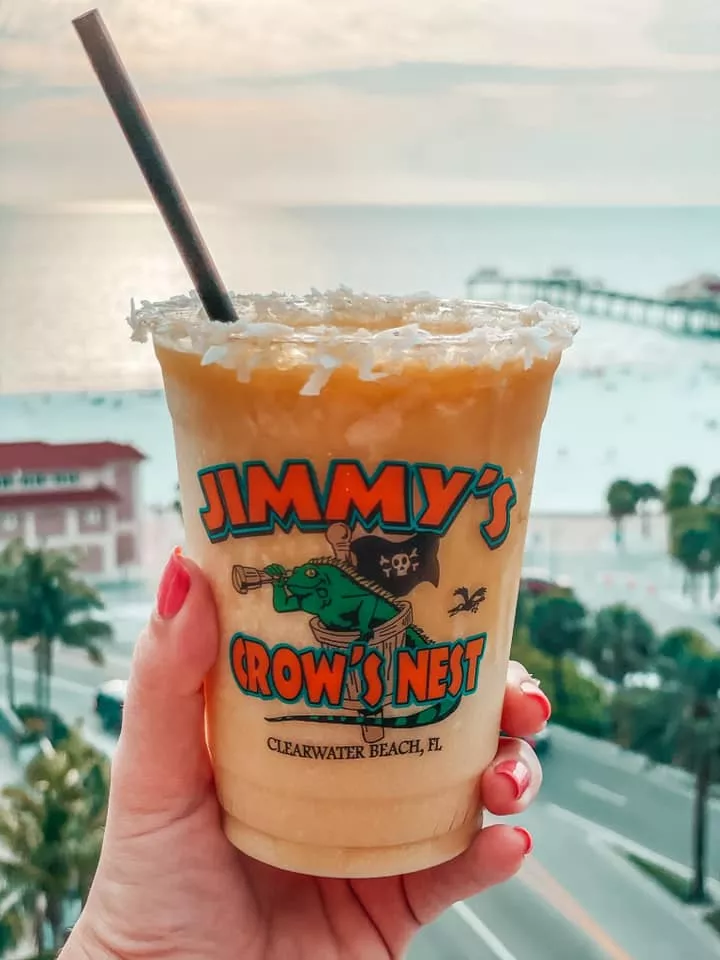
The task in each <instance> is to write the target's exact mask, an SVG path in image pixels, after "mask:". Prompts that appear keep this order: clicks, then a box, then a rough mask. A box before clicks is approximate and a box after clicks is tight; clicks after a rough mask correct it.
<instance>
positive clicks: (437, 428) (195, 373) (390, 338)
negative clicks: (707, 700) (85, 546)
mask: <svg viewBox="0 0 720 960" xmlns="http://www.w3.org/2000/svg"><path fill="white" fill-rule="evenodd" d="M233 303H234V306H235V309H236V311H237V314H238V318H239V319H238V321H237V322H236V323H232V324H222V323H217V322H210V321H209V320H208V319H207V318H206V316H205V314H204V313H203V312H202V310H201V308H200V306H199V304H198V303H197V302H196V301H194V300H192V299H189V298H175V299H173V300H171V301H168V302H165V303H160V304H145V305H144V306H143V308H142V309H141V310H139V311H137V312H135V311H133V315H132V317H131V324H132V326H133V328H134V331H135V333H134V335H135V337H136V339H144V338H145V337H146V336H147V335H148V334H149V335H151V336H152V337H153V339H154V343H155V349H156V352H157V356H158V358H159V361H160V364H161V367H162V372H163V377H164V381H165V389H166V394H167V401H168V405H169V408H170V412H171V414H172V420H173V424H174V431H175V440H176V445H177V459H178V469H179V473H180V488H181V494H182V505H183V516H184V518H185V525H186V550H187V551H188V553H189V555H190V556H191V557H192V558H194V559H195V560H196V561H197V562H198V563H199V564H200V565H201V566H202V568H203V569H204V571H205V572H206V574H207V575H208V577H209V578H210V581H211V583H212V585H213V589H214V592H215V597H216V600H217V605H218V610H219V617H220V631H221V637H222V640H221V653H220V657H219V659H218V661H217V664H216V666H215V668H214V670H213V671H212V673H211V675H210V677H209V678H208V683H207V737H208V744H209V748H210V751H211V754H212V758H213V764H214V768H215V774H216V783H217V790H218V794H219V797H220V802H221V804H222V807H223V810H224V813H225V830H226V832H227V835H228V837H229V838H230V840H231V841H232V842H233V843H234V844H235V845H236V846H237V847H239V848H240V849H241V850H243V851H245V852H246V853H248V854H250V855H251V856H253V857H255V858H257V859H259V860H262V861H265V862H266V863H269V864H273V865H275V866H278V867H283V868H285V869H288V870H294V871H300V872H303V873H308V874H314V875H318V876H334V877H367V876H382V875H390V874H395V873H401V872H407V871H414V870H419V869H422V868H424V867H428V866H430V865H433V864H437V863H440V862H442V861H444V860H448V859H450V858H451V857H453V856H455V855H456V854H458V853H460V852H461V851H462V850H464V849H465V848H466V847H467V845H468V843H469V842H470V840H471V838H472V836H473V834H474V833H475V831H476V829H477V826H478V822H479V814H480V810H481V808H482V797H481V796H480V794H479V790H478V782H479V775H480V773H481V771H482V770H483V769H484V768H485V767H486V766H487V764H488V763H489V762H490V761H491V760H492V758H493V756H494V754H495V751H496V748H497V740H498V731H499V722H500V713H501V707H502V700H503V691H504V687H505V675H506V668H507V661H508V654H509V648H510V641H511V632H512V624H513V616H514V611H515V603H516V598H517V590H518V582H519V577H520V570H521V563H522V554H523V545H524V539H525V529H526V524H527V519H528V510H529V506H530V494H531V489H532V482H533V473H534V469H535V461H536V455H537V448H538V440H539V437H540V429H541V426H542V422H543V418H544V416H545V412H546V409H547V404H548V398H549V395H550V388H551V383H552V379H553V375H554V373H555V370H556V368H557V365H558V363H559V360H560V355H561V353H562V350H563V349H564V348H565V347H567V346H568V345H569V344H570V342H571V340H572V337H573V334H574V332H575V330H576V322H575V319H574V318H573V317H572V316H571V315H569V314H566V313H564V312H562V311H558V310H555V309H553V308H551V307H549V306H547V305H545V304H535V305H534V306H533V307H531V308H528V309H525V310H523V309H515V308H511V307H507V306H503V305H497V304H481V303H474V302H463V301H452V302H450V301H438V300H433V299H430V298H415V299H400V298H381V297H365V296H355V295H353V294H351V293H349V292H347V291H345V290H341V291H338V292H336V293H331V294H325V295H321V294H317V293H314V294H313V295H311V296H308V297H306V298H298V299H293V298H289V297H288V298H286V297H281V296H277V295H276V296H270V297H239V296H238V297H234V298H233Z"/></svg>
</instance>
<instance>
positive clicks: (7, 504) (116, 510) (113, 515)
mask: <svg viewBox="0 0 720 960" xmlns="http://www.w3.org/2000/svg"><path fill="white" fill-rule="evenodd" d="M144 459H145V457H144V456H143V454H142V453H140V451H138V450H136V449H135V448H134V447H131V446H127V445H124V444H118V443H109V442H103V443H72V444H50V443H0V548H2V547H3V546H4V545H5V544H6V543H8V542H9V541H11V540H14V539H17V538H18V537H19V538H21V539H22V540H23V541H24V542H25V543H26V544H27V546H28V547H38V546H43V547H51V548H56V549H61V550H70V549H75V550H77V552H78V556H79V563H80V570H81V571H82V573H83V574H85V575H86V576H87V578H88V579H90V580H95V581H102V582H113V581H118V580H126V579H135V577H137V576H138V575H139V573H140V568H141V558H140V545H141V540H140V518H141V504H140V484H139V473H140V470H139V468H140V464H141V463H142V461H143V460H144Z"/></svg>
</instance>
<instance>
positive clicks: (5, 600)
mask: <svg viewBox="0 0 720 960" xmlns="http://www.w3.org/2000/svg"><path fill="white" fill-rule="evenodd" d="M13 556H14V548H13V547H11V546H7V547H5V548H4V549H3V550H1V551H0V638H1V639H2V644H3V648H4V651H5V685H6V689H7V698H8V703H9V704H10V706H11V707H12V708H14V707H15V664H14V661H13V644H14V643H15V641H16V639H17V637H16V635H15V622H14V616H13V613H14V611H13V609H12V606H11V604H10V579H11V577H12V575H13V572H14V567H13ZM0 955H1V954H0Z"/></svg>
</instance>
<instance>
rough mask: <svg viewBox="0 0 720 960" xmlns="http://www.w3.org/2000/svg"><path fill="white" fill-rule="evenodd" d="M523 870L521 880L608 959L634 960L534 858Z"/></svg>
mask: <svg viewBox="0 0 720 960" xmlns="http://www.w3.org/2000/svg"><path fill="white" fill-rule="evenodd" d="M525 867H526V869H525V870H523V871H522V872H521V873H520V874H519V876H520V880H521V881H522V882H523V883H525V884H526V885H527V886H528V887H530V889H531V890H533V891H534V892H535V893H536V894H538V896H540V897H541V898H542V899H543V900H545V902H546V903H549V904H550V905H551V906H552V907H554V908H555V909H556V910H557V912H558V913H559V914H561V915H562V916H563V917H565V919H566V920H568V921H569V922H570V923H571V924H573V925H574V926H575V927H577V929H578V930H582V932H583V933H584V934H585V935H586V936H587V937H588V938H589V939H590V940H592V941H593V943H595V944H597V946H599V947H601V948H602V950H604V951H605V953H606V954H607V955H608V958H610V960H633V958H632V957H631V956H630V954H629V953H628V952H627V951H626V950H624V949H623V948H622V947H621V946H619V944H617V943H616V942H615V941H614V940H613V939H612V937H611V936H610V934H609V933H607V932H606V931H605V930H604V929H603V928H602V927H601V926H600V924H599V923H598V922H597V921H596V920H594V919H593V917H591V916H590V914H589V913H588V912H587V910H585V908H584V907H582V906H581V905H580V904H579V903H578V901H577V900H576V899H575V898H574V897H573V896H572V895H571V894H570V893H568V891H567V890H566V889H565V887H563V885H562V884H561V883H560V882H559V881H558V880H556V879H555V877H554V876H553V875H552V874H551V873H550V872H549V871H548V870H546V869H545V867H543V866H542V864H541V863H540V862H539V861H538V859H537V858H536V857H531V858H530V859H529V860H528V861H527V863H526V865H525Z"/></svg>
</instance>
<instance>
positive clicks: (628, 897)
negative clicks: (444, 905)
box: [0, 644, 720, 960]
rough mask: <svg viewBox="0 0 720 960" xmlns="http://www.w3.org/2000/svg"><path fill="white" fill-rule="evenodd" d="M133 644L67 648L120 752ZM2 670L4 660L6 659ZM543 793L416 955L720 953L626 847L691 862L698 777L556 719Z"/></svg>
mask: <svg viewBox="0 0 720 960" xmlns="http://www.w3.org/2000/svg"><path fill="white" fill-rule="evenodd" d="M130 652H131V649H130V646H129V645H126V644H121V645H119V646H118V648H117V649H115V650H114V651H113V652H112V653H111V655H110V657H109V660H108V663H107V665H106V666H105V667H104V668H102V669H98V668H95V667H92V666H91V665H89V664H88V663H87V662H85V661H84V660H83V658H82V655H81V654H80V653H79V652H77V651H59V652H58V656H57V663H56V676H55V678H54V681H53V690H52V694H53V703H54V705H55V708H56V709H57V710H58V711H59V712H61V713H62V714H63V715H65V716H66V717H68V718H70V719H74V718H82V719H83V720H84V722H85V725H86V731H87V733H88V734H89V736H90V738H91V739H92V740H93V741H94V742H96V743H97V744H98V746H100V747H102V748H104V749H107V750H108V752H112V749H113V746H114V740H113V738H112V737H111V736H110V735H107V734H103V733H102V732H101V731H100V730H99V728H98V725H97V721H96V718H95V717H94V715H93V697H94V691H95V689H96V687H97V685H98V683H99V682H100V681H101V680H102V679H105V678H110V677H115V676H118V677H126V676H127V675H128V672H129V665H130ZM0 676H2V670H0ZM32 680H33V670H32V660H31V656H30V654H29V653H28V652H27V651H22V650H19V651H17V654H16V683H17V688H18V697H19V699H21V700H22V699H26V698H29V697H30V696H31V694H32ZM544 770H545V784H544V787H543V791H542V794H541V797H540V799H539V800H538V801H537V803H536V804H535V805H534V806H533V808H532V809H531V810H530V811H528V812H527V813H526V814H525V815H524V816H523V817H522V818H521V820H520V822H522V823H523V824H524V825H525V826H527V827H528V828H529V829H531V830H532V832H533V834H534V837H535V844H536V846H535V852H534V853H533V855H532V856H531V857H530V858H529V859H528V862H527V863H526V865H525V866H524V868H523V870H522V872H521V874H520V875H519V877H517V878H515V879H513V880H512V881H510V882H509V883H507V884H505V885H503V886H502V887H500V888H496V889H494V890H491V891H488V892H486V893H484V894H483V895H481V896H480V897H475V898H473V899H471V900H469V901H467V902H466V903H464V904H457V905H455V907H453V908H452V909H451V910H450V911H448V912H447V913H446V914H445V915H444V916H443V917H441V918H440V919H439V920H438V921H437V922H436V923H434V924H432V925H431V926H430V927H429V928H427V929H426V930H424V931H422V933H421V934H420V936H419V937H418V939H417V941H416V942H415V944H414V945H413V947H412V948H411V951H410V955H409V960H608V958H609V960H646V958H650V957H652V960H677V958H678V957H681V956H682V957H685V956H687V957H690V956H691V957H693V960H706V958H707V960H711V958H720V938H715V937H714V935H712V934H711V933H710V932H709V931H708V930H707V929H706V928H704V927H703V926H702V925H701V924H700V922H699V921H698V920H697V919H695V918H694V917H693V916H692V915H691V914H689V913H688V911H686V910H685V909H684V908H682V907H681V906H680V905H679V904H677V903H676V902H675V901H674V900H673V899H672V898H670V897H669V896H668V895H667V894H665V893H664V892H663V891H662V890H659V889H658V888H656V886H655V885H654V884H653V883H652V882H651V881H649V880H648V879H647V878H646V877H644V876H642V875H640V874H639V873H638V872H637V871H636V870H635V868H633V867H631V866H630V865H629V864H628V863H627V861H626V860H625V859H624V857H623V856H622V849H623V847H627V846H628V845H629V846H630V847H632V845H633V844H636V845H639V848H640V849H641V850H643V851H646V852H647V853H649V855H650V856H652V855H653V854H655V855H659V856H661V857H665V858H668V859H669V860H671V861H673V862H677V863H678V864H681V865H685V866H688V865H689V862H690V861H689V851H690V843H689V824H690V816H691V793H690V789H691V784H690V783H689V782H688V781H687V778H685V777H684V776H683V775H682V774H678V772H676V771H667V770H665V769H662V768H660V769H654V770H652V769H650V770H648V769H646V768H645V765H644V763H643V761H642V759H641V758H638V757H635V756H633V755H630V754H627V753H625V752H624V751H621V750H619V749H617V748H615V747H613V746H612V745H610V744H605V743H602V742H598V741H594V740H590V739H588V738H586V737H582V736H580V735H578V734H574V733H571V732H569V731H565V730H562V729H559V728H553V729H552V747H551V751H550V753H549V754H548V756H547V757H546V758H545V760H544ZM710 821H711V823H710V841H709V843H710V847H709V866H710V870H711V873H712V874H713V876H714V877H716V878H718V879H720V803H718V802H717V801H713V803H712V804H711V810H710Z"/></svg>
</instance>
